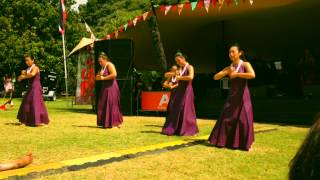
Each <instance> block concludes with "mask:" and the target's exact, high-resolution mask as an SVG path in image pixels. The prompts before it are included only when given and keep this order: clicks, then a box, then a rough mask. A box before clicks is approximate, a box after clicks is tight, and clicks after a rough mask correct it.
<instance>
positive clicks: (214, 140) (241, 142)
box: [209, 45, 255, 150]
mask: <svg viewBox="0 0 320 180" xmlns="http://www.w3.org/2000/svg"><path fill="white" fill-rule="evenodd" d="M242 55H243V51H242V50H241V49H240V48H239V46H238V45H233V46H231V47H230V50H229V58H230V60H231V61H232V63H231V65H230V67H226V68H224V69H223V70H222V71H220V72H219V73H217V74H215V76H214V80H219V79H221V78H223V77H226V76H229V77H230V79H231V89H230V92H229V96H228V98H227V100H226V102H225V104H224V108H223V111H222V113H221V115H220V117H219V119H218V121H217V123H216V124H215V126H214V128H213V130H212V132H211V135H210V137H209V142H210V143H211V144H213V145H215V146H217V147H226V148H231V149H241V150H249V149H250V147H251V145H252V143H253V141H254V132H253V112H252V105H251V98H250V92H249V88H248V85H247V84H248V82H247V80H248V79H253V78H255V72H254V70H253V68H252V66H251V64H250V63H249V62H244V61H243V60H241V56H242Z"/></svg>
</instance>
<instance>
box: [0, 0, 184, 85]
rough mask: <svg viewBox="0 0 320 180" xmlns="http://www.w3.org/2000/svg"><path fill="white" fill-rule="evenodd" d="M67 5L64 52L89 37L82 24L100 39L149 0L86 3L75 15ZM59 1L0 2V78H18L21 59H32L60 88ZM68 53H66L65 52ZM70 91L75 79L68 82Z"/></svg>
mask: <svg viewBox="0 0 320 180" xmlns="http://www.w3.org/2000/svg"><path fill="white" fill-rule="evenodd" d="M65 2H67V4H66V7H67V12H68V18H67V27H66V49H67V52H69V51H70V50H72V48H73V47H74V46H75V45H76V44H77V43H78V42H79V40H80V39H81V38H82V37H89V34H88V33H87V32H86V29H85V25H84V20H85V21H86V22H87V23H88V24H89V25H90V27H91V28H92V30H93V32H94V33H95V35H96V36H97V37H102V36H103V35H106V34H108V33H110V32H113V31H114V30H115V28H118V27H120V25H123V24H124V23H126V22H127V21H128V20H130V19H132V18H134V17H136V16H137V15H141V14H142V13H143V12H145V11H150V10H151V1H150V0H88V3H87V4H85V5H82V6H80V8H79V12H75V11H72V10H70V9H71V8H70V7H71V5H72V4H73V3H74V2H73V1H65ZM181 2H185V0H154V3H155V4H175V3H181ZM58 3H59V0H0V49H1V51H0V70H1V71H0V72H1V73H0V75H1V76H3V75H4V74H12V73H13V72H15V73H16V74H18V73H19V72H20V70H21V69H24V68H25V64H24V61H23V56H24V55H25V54H29V55H32V56H34V57H35V59H36V63H37V64H38V65H39V66H40V68H41V69H43V70H50V71H55V72H56V73H57V74H58V82H59V83H58V84H61V87H58V88H59V89H60V90H62V89H63V88H64V87H62V86H63V85H64V83H62V82H63V81H64V79H63V77H64V76H63V74H64V73H63V71H64V68H63V50H62V40H61V35H60V34H59V32H58V23H59V16H60V14H59V8H58V7H59V6H58V5H59V4H58ZM68 50H69V51H68ZM68 71H69V75H70V77H75V74H76V62H75V61H73V60H72V59H68ZM70 79H71V80H70V82H69V83H71V89H72V88H73V89H74V87H75V86H74V85H75V82H73V81H74V79H75V78H70Z"/></svg>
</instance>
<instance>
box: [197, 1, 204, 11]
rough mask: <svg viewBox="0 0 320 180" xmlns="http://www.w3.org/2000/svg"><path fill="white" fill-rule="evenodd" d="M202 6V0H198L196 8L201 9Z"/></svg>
mask: <svg viewBox="0 0 320 180" xmlns="http://www.w3.org/2000/svg"><path fill="white" fill-rule="evenodd" d="M203 6H204V2H203V0H199V1H198V4H197V8H198V9H201V8H203Z"/></svg>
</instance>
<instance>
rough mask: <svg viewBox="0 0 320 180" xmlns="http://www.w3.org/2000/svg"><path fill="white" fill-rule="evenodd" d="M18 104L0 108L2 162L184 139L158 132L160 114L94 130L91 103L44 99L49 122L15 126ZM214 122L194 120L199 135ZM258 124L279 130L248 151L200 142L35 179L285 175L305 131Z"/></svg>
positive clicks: (80, 154) (74, 155)
mask: <svg viewBox="0 0 320 180" xmlns="http://www.w3.org/2000/svg"><path fill="white" fill-rule="evenodd" d="M19 103H20V101H19V100H15V107H14V109H13V110H11V111H0V131H1V136H0V142H1V144H0V149H1V151H0V160H1V161H7V160H11V159H15V158H17V157H20V156H21V155H23V154H26V153H27V152H29V151H31V152H32V153H33V154H34V162H33V163H32V165H31V166H35V165H41V164H45V163H51V162H56V161H62V160H69V159H74V158H80V157H86V156H92V155H97V154H102V153H106V152H112V151H116V150H123V149H128V148H135V147H140V146H146V145H153V144H158V143H162V142H170V141H175V140H180V139H186V138H187V137H176V136H169V137H168V136H164V135H161V134H160V131H161V127H162V125H163V123H164V118H159V117H124V124H123V125H122V126H121V128H120V129H99V128H96V116H95V114H93V113H92V112H91V107H90V106H74V107H73V108H71V107H70V106H71V105H70V104H71V103H69V106H67V104H66V102H65V101H62V100H58V101H56V102H46V105H47V108H48V111H49V118H50V124H49V126H43V127H37V128H34V127H26V126H23V125H20V126H18V125H16V124H15V123H17V122H18V120H16V114H17V110H18V107H19ZM214 123H215V121H212V120H199V121H198V125H199V129H200V134H199V135H200V136H201V135H208V134H209V133H210V132H211V130H212V128H213V125H214ZM263 128H277V129H278V130H277V131H271V132H266V133H258V134H256V135H255V143H254V146H253V151H251V152H244V151H238V150H227V149H219V148H215V147H211V146H208V145H207V144H205V143H204V144H200V145H196V146H193V147H188V148H184V149H180V150H176V151H169V152H165V153H161V154H154V155H147V156H142V157H138V158H136V159H130V160H126V161H122V162H115V163H111V164H108V165H105V166H101V167H95V168H89V169H85V170H81V171H76V172H67V173H64V174H58V175H53V176H47V177H40V178H38V179H286V176H287V173H288V164H289V162H290V160H291V159H292V157H293V155H294V154H295V152H296V151H297V148H298V147H299V145H300V143H301V141H302V140H303V139H304V136H305V134H306V132H307V130H308V129H307V128H305V127H294V126H281V125H272V124H255V129H256V130H259V129H263Z"/></svg>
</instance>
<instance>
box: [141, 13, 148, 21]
mask: <svg viewBox="0 0 320 180" xmlns="http://www.w3.org/2000/svg"><path fill="white" fill-rule="evenodd" d="M148 15H149V12H145V13H143V15H142V17H143V20H144V21H145V20H146V19H147V17H148Z"/></svg>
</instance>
